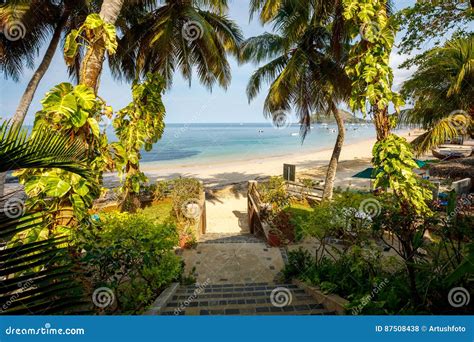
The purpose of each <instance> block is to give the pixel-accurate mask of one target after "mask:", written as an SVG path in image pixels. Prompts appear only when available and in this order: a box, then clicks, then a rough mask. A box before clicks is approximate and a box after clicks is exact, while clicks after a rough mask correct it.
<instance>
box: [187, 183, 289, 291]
mask: <svg viewBox="0 0 474 342" xmlns="http://www.w3.org/2000/svg"><path fill="white" fill-rule="evenodd" d="M206 198H207V201H206V213H207V231H206V234H204V235H203V236H202V237H201V240H200V241H199V242H198V244H197V246H196V247H195V248H193V249H187V250H184V251H183V253H182V257H183V259H184V261H185V265H186V268H185V272H186V274H191V273H194V276H195V277H196V280H197V282H198V283H205V282H207V283H210V284H235V283H260V282H266V283H268V282H274V281H276V280H277V278H278V276H279V272H280V271H281V270H282V268H283V267H284V262H283V258H282V254H281V251H280V249H279V248H271V247H268V246H267V245H266V243H265V241H263V240H261V239H258V238H256V237H255V236H253V235H251V234H250V233H249V228H248V223H247V196H246V189H240V190H235V188H227V189H224V190H219V191H209V192H208V193H207V196H206Z"/></svg>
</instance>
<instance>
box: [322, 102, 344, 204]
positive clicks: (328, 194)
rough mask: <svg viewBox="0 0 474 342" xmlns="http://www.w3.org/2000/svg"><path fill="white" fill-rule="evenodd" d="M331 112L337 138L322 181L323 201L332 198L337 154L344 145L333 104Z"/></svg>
mask: <svg viewBox="0 0 474 342" xmlns="http://www.w3.org/2000/svg"><path fill="white" fill-rule="evenodd" d="M332 112H333V114H334V117H335V118H336V123H337V138H336V144H335V145H334V149H333V151H332V156H331V160H330V161H329V167H328V171H327V173H326V181H325V182H324V191H323V201H325V200H330V199H332V194H333V190H334V180H335V179H336V171H337V164H338V162H339V156H340V155H341V151H342V145H344V137H345V134H346V133H345V127H344V120H343V119H342V116H341V114H340V113H339V110H338V109H337V108H336V106H334V105H333V108H332Z"/></svg>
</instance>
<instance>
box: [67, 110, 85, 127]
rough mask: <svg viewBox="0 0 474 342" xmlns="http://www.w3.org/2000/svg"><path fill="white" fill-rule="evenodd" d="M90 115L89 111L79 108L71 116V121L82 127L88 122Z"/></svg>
mask: <svg viewBox="0 0 474 342" xmlns="http://www.w3.org/2000/svg"><path fill="white" fill-rule="evenodd" d="M88 116H89V113H88V112H86V111H85V110H82V109H79V110H78V111H76V112H75V113H74V114H73V115H72V116H71V122H72V124H73V125H74V126H75V127H82V126H84V124H85V123H86V121H87V118H88Z"/></svg>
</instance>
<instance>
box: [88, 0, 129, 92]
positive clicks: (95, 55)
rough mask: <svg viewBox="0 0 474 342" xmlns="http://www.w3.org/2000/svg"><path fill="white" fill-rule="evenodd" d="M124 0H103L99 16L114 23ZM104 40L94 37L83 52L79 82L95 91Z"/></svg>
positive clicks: (103, 54) (103, 57) (102, 55)
mask: <svg viewBox="0 0 474 342" xmlns="http://www.w3.org/2000/svg"><path fill="white" fill-rule="evenodd" d="M124 1H125V0H104V1H103V2H102V6H101V8H100V13H99V15H100V17H101V18H102V20H104V22H106V23H107V24H112V25H114V24H115V22H116V21H117V19H118V16H119V15H120V12H121V10H122V8H123V6H124ZM105 52H106V48H105V42H104V40H103V39H102V38H100V39H95V40H94V42H93V44H91V45H90V46H89V48H88V49H87V52H86V53H85V56H84V59H83V61H82V64H81V72H80V75H81V76H80V79H79V83H81V84H84V85H86V86H88V87H91V88H92V89H94V90H95V91H96V92H97V87H98V83H99V77H100V74H101V72H102V65H103V63H104V59H105Z"/></svg>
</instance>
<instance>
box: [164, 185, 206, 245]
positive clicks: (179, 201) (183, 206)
mask: <svg viewBox="0 0 474 342" xmlns="http://www.w3.org/2000/svg"><path fill="white" fill-rule="evenodd" d="M171 188H172V190H171V194H170V197H171V199H172V201H173V212H172V213H173V215H172V216H173V218H174V219H175V221H176V224H177V226H178V230H179V233H180V235H181V236H189V237H190V238H195V233H194V228H195V225H196V222H197V220H198V218H199V215H200V211H201V210H202V208H201V203H200V199H201V194H202V191H203V186H202V184H201V182H199V180H197V179H194V178H178V179H175V180H173V181H172V184H171ZM188 206H194V210H193V209H190V208H189V207H188Z"/></svg>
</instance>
